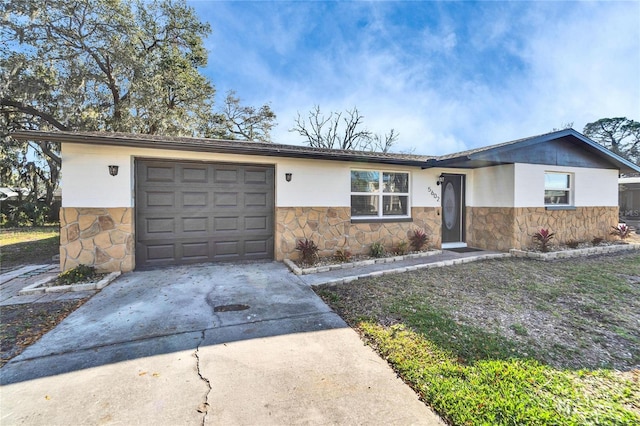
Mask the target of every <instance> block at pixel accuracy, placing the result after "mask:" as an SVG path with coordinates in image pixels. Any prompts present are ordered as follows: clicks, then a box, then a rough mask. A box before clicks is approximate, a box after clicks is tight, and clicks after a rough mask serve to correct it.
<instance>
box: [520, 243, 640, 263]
mask: <svg viewBox="0 0 640 426" xmlns="http://www.w3.org/2000/svg"><path fill="white" fill-rule="evenodd" d="M629 250H640V244H634V243H631V244H617V245H613V246H601V247H587V248H581V249H572V250H560V251H551V252H547V253H541V252H536V251H526V250H518V249H511V250H509V253H510V254H511V255H512V256H513V257H526V258H529V259H536V260H543V261H548V260H556V259H568V258H571V257H580V256H590V255H594V254H606V253H615V252H619V251H629Z"/></svg>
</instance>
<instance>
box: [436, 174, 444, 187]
mask: <svg viewBox="0 0 640 426" xmlns="http://www.w3.org/2000/svg"><path fill="white" fill-rule="evenodd" d="M443 183H444V175H440V176H438V181H437V182H436V185H442V184H443Z"/></svg>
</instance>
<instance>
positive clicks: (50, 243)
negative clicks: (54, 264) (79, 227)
mask: <svg viewBox="0 0 640 426" xmlns="http://www.w3.org/2000/svg"><path fill="white" fill-rule="evenodd" d="M59 245H60V229H59V227H58V226H47V227H35V228H5V229H0V266H1V267H2V269H3V270H6V269H12V268H14V267H16V266H19V265H28V264H35V263H51V258H52V257H53V256H54V255H56V254H58V252H59Z"/></svg>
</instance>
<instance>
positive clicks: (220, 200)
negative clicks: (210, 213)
mask: <svg viewBox="0 0 640 426" xmlns="http://www.w3.org/2000/svg"><path fill="white" fill-rule="evenodd" d="M238 198H239V197H238V193H237V192H214V193H213V207H214V208H216V207H238Z"/></svg>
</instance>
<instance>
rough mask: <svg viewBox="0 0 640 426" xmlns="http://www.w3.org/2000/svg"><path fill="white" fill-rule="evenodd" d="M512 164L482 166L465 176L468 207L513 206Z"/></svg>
mask: <svg viewBox="0 0 640 426" xmlns="http://www.w3.org/2000/svg"><path fill="white" fill-rule="evenodd" d="M513 202H514V165H513V164H507V165H503V166H495V167H484V168H481V169H475V170H473V174H472V176H470V177H467V205H468V206H470V207H513Z"/></svg>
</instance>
